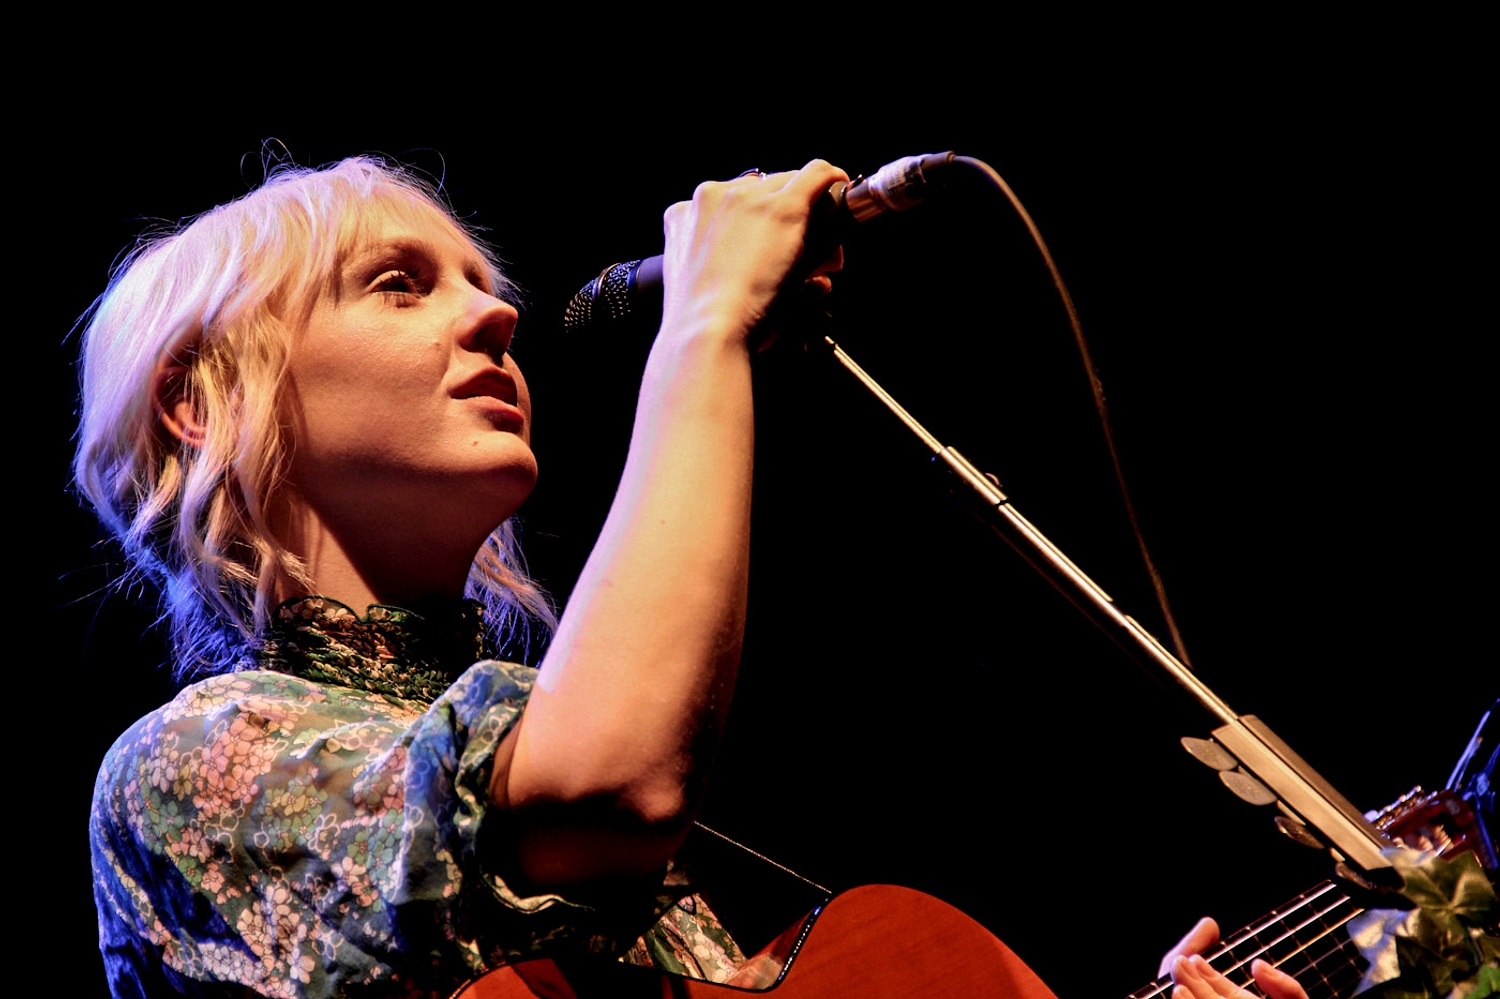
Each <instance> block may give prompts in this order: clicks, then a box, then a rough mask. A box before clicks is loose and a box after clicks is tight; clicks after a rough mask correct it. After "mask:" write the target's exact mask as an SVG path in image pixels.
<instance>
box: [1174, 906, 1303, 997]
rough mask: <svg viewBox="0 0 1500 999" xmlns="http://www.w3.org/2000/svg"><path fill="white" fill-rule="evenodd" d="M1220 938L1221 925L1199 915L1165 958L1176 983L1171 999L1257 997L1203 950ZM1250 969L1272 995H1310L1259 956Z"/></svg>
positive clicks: (1266, 991) (1270, 995)
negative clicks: (1217, 966) (1222, 971)
mask: <svg viewBox="0 0 1500 999" xmlns="http://www.w3.org/2000/svg"><path fill="white" fill-rule="evenodd" d="M1218 940H1219V926H1218V924H1217V923H1215V922H1214V921H1213V920H1212V919H1207V918H1204V919H1200V920H1198V923H1197V925H1196V926H1194V927H1193V928H1192V929H1191V930H1189V931H1188V934H1187V936H1185V937H1183V938H1182V939H1181V940H1179V941H1178V942H1177V946H1176V947H1173V948H1172V949H1171V950H1170V951H1168V952H1167V956H1166V957H1164V958H1162V966H1161V971H1162V973H1166V972H1168V971H1170V972H1171V973H1172V980H1173V981H1174V982H1176V983H1177V986H1176V988H1174V989H1173V990H1172V999H1256V997H1255V996H1254V995H1253V994H1252V993H1250V992H1247V991H1245V990H1244V989H1242V988H1240V987H1239V986H1238V985H1236V984H1234V983H1233V982H1231V981H1230V980H1229V979H1227V978H1225V977H1224V976H1223V975H1221V974H1219V973H1218V972H1217V971H1215V970H1214V969H1213V966H1212V965H1210V964H1209V963H1208V962H1207V961H1206V960H1204V959H1203V957H1201V956H1200V955H1201V953H1202V952H1203V951H1204V950H1206V949H1207V948H1209V947H1212V946H1213V945H1214V944H1215V943H1218ZM1250 973H1251V975H1253V976H1254V977H1255V984H1256V985H1258V986H1259V987H1260V989H1261V991H1263V992H1264V993H1265V994H1266V995H1267V996H1268V997H1270V999H1307V992H1306V990H1304V989H1303V988H1302V986H1301V985H1299V984H1297V980H1296V979H1295V978H1293V977H1292V976H1291V975H1288V974H1286V973H1285V972H1283V971H1279V970H1277V969H1276V968H1273V967H1271V965H1269V964H1267V963H1266V962H1265V961H1262V960H1260V959H1258V958H1257V959H1256V960H1255V962H1254V963H1252V964H1251V965H1250Z"/></svg>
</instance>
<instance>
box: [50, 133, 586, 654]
mask: <svg viewBox="0 0 1500 999" xmlns="http://www.w3.org/2000/svg"><path fill="white" fill-rule="evenodd" d="M375 208H378V209H381V210H383V211H386V212H394V213H397V214H398V215H406V216H410V215H412V214H416V215H418V216H425V217H427V218H429V219H430V217H431V216H430V214H429V213H433V212H435V213H437V214H438V215H439V216H441V218H442V219H444V220H445V221H446V222H447V223H448V224H450V225H452V226H453V227H454V229H455V230H456V231H457V232H458V233H459V234H460V235H461V236H462V237H463V238H465V239H467V240H468V241H469V242H470V243H471V244H472V245H473V246H474V247H475V249H476V250H477V251H478V252H479V253H480V254H481V256H482V257H483V258H484V260H485V261H486V263H487V265H488V270H489V272H490V275H489V277H490V283H491V287H492V288H493V290H494V293H495V294H497V295H499V296H501V297H514V288H513V286H512V285H511V283H510V282H509V281H508V280H507V279H506V278H505V276H504V274H503V273H502V272H501V270H500V267H499V264H498V262H497V261H496V259H495V257H494V254H493V253H492V252H491V251H490V250H489V248H488V247H486V246H485V245H484V244H483V243H482V242H481V241H480V240H479V239H477V238H476V237H475V236H474V234H473V233H472V232H471V231H470V230H469V229H468V228H467V227H466V226H464V225H463V223H461V222H460V221H459V220H458V219H456V218H455V217H454V216H453V213H452V212H451V210H449V208H448V207H447V206H446V205H445V204H444V202H443V200H442V198H441V196H440V194H439V193H438V192H437V190H436V189H435V188H433V187H431V186H430V185H428V184H426V183H425V182H423V181H422V180H420V179H419V178H417V177H414V176H413V175H411V174H409V173H407V172H405V171H404V170H401V169H400V168H398V167H394V166H391V165H388V164H386V163H383V162H380V161H377V160H373V159H367V158H355V159H348V160H344V161H342V162H340V163H337V164H334V165H333V166H331V167H326V168H323V169H318V170H314V169H308V168H303V167H295V166H291V165H283V166H278V167H276V168H274V169H272V170H271V172H270V173H269V175H268V176H267V179H266V182H265V183H264V184H263V185H262V186H261V187H260V188H258V189H257V190H255V191H253V192H252V193H250V194H248V195H246V196H245V197H243V198H240V199H239V200H237V201H232V202H230V203H228V204H225V205H220V206H219V207H217V208H214V209H212V210H211V211H208V212H205V213H204V214H203V215H200V216H198V217H197V218H196V219H193V220H191V221H190V222H188V223H187V224H184V225H180V226H178V227H176V228H175V229H173V230H172V231H170V232H167V233H162V234H156V235H150V236H147V237H143V239H142V240H141V241H140V243H139V244H138V245H137V246H136V247H135V249H134V250H133V251H132V252H131V253H129V254H128V255H127V256H126V257H125V258H124V259H123V260H122V261H121V262H120V263H119V264H118V265H117V266H116V268H115V270H114V273H113V276H112V278H111V280H110V284H109V287H108V289H107V290H106V291H105V293H104V294H103V295H102V296H100V298H99V299H98V301H97V302H95V304H94V307H93V309H92V310H91V314H90V315H88V316H87V317H86V319H87V327H86V329H85V331H84V335H83V346H82V408H81V418H80V421H79V440H78V452H77V455H76V457H75V459H74V476H75V481H76V482H77V484H78V487H79V489H80V490H81V491H82V492H83V494H84V495H85V496H86V497H87V498H88V500H89V502H91V503H92V504H93V506H94V508H95V510H96V511H97V512H98V514H99V517H100V519H101V520H102V521H103V522H104V524H105V526H106V527H108V529H109V530H110V531H111V532H112V533H113V534H114V536H115V538H116V539H117V540H118V541H119V542H120V543H121V545H123V547H124V550H125V554H126V556H127V558H128V560H129V564H130V568H131V574H130V575H128V576H127V577H126V579H125V580H123V582H129V581H130V580H132V579H134V578H139V577H145V578H147V579H150V580H151V581H153V582H154V583H155V584H156V585H157V586H158V588H159V589H160V593H161V599H162V604H163V607H164V612H165V613H164V616H165V617H166V618H167V619H168V620H169V624H170V631H171V637H172V645H173V652H174V657H175V659H176V667H177V671H178V674H179V675H181V676H189V675H194V674H198V673H211V672H219V671H222V670H224V669H227V668H229V667H230V666H231V665H232V664H233V662H234V661H235V660H236V659H237V658H238V657H239V656H240V655H241V653H242V651H243V648H244V646H245V644H246V643H247V642H248V641H249V640H250V639H251V638H252V637H253V636H254V635H255V634H256V633H257V632H259V631H261V630H262V629H263V628H264V626H265V624H266V621H267V619H268V615H269V613H270V611H271V609H272V608H271V607H270V606H269V602H270V600H271V596H272V594H273V593H274V592H275V588H276V584H277V582H278V581H280V580H282V579H286V580H290V581H293V582H294V583H296V584H298V585H299V586H302V587H307V586H308V585H309V584H310V580H309V579H308V578H307V573H306V570H305V568H304V566H303V565H302V563H301V560H299V559H298V558H297V557H296V556H295V555H294V554H292V553H291V552H290V551H288V550H287V549H286V548H285V547H284V546H283V545H282V543H281V542H280V541H279V540H278V539H277V538H276V536H275V534H274V533H273V532H272V531H271V529H270V528H269V526H268V508H267V503H268V500H269V498H270V497H272V496H273V494H274V493H275V492H276V489H277V487H278V485H280V483H281V482H282V480H283V479H284V478H285V476H286V472H287V468H288V461H289V458H290V455H291V448H292V445H293V443H294V442H293V441H292V440H290V439H289V434H290V430H289V427H288V421H287V420H286V419H285V418H284V415H283V403H284V396H285V394H286V389H287V361H288V352H289V349H290V345H291V340H292V336H293V334H295V333H296V332H297V331H299V330H300V329H301V328H302V327H303V326H304V325H305V324H306V321H307V319H308V316H309V315H310V313H311V311H312V308H313V306H314V304H315V303H316V301H317V298H318V295H319V293H320V292H321V291H322V290H323V289H324V287H325V286H326V284H327V282H329V281H330V280H331V279H332V277H333V275H335V274H337V273H338V269H339V264H340V262H341V261H342V260H343V258H344V257H346V256H347V255H348V254H349V253H351V252H352V251H353V250H354V249H355V247H357V246H358V245H359V244H360V242H361V239H362V237H363V236H364V232H365V229H366V227H367V226H369V225H370V224H371V218H372V216H374V215H376V214H377V213H376V212H374V211H372V209H375ZM178 368H181V369H183V370H184V373H183V374H182V380H183V384H182V385H181V386H180V391H174V394H175V395H176V396H177V397H179V398H181V399H184V400H186V401H187V402H188V404H189V405H190V406H191V408H192V412H193V414H194V418H195V420H194V422H195V423H197V424H198V425H199V426H201V427H203V428H205V431H206V433H205V439H203V440H202V441H197V440H194V441H193V442H191V443H186V442H184V441H182V440H180V439H179V438H178V437H177V436H175V435H173V434H171V433H169V432H167V431H166V429H165V428H164V427H163V426H162V425H161V421H160V419H159V411H158V406H159V405H160V403H159V402H158V399H159V395H158V391H159V389H158V378H159V377H162V375H161V372H162V371H163V370H167V371H169V372H170V374H169V375H167V376H166V377H175V376H176V372H177V369H178ZM176 388H177V387H175V386H174V389H176ZM468 593H469V595H470V596H472V597H475V598H476V599H479V600H480V601H481V602H482V603H484V604H485V605H486V609H487V615H486V619H487V626H488V628H489V632H490V640H491V644H492V646H493V647H495V648H499V647H501V646H502V645H503V644H504V643H505V642H506V641H507V640H509V639H510V638H511V637H512V632H513V631H519V632H521V634H522V635H523V637H524V635H525V633H526V631H527V629H528V626H529V624H530V623H531V622H532V621H538V622H540V623H542V624H543V625H545V626H548V627H550V626H551V625H553V624H555V620H556V619H555V615H554V612H553V611H552V609H551V606H550V604H549V603H548V600H547V598H546V596H545V594H544V593H543V592H542V591H541V590H540V588H539V587H537V586H536V584H535V583H533V582H532V581H531V580H530V579H529V578H528V577H527V575H526V572H525V567H524V564H523V563H522V562H521V559H520V554H519V550H518V548H517V545H516V537H515V532H514V529H513V528H512V526H511V523H510V521H506V522H505V523H503V524H501V525H500V527H499V528H497V529H496V531H495V532H494V533H493V534H492V535H491V536H490V538H489V539H488V540H487V541H486V543H485V544H484V545H483V547H482V548H481V549H480V551H479V554H478V555H477V557H476V558H475V560H474V565H473V567H472V569H471V570H470V573H469V583H468Z"/></svg>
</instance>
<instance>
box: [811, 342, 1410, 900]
mask: <svg viewBox="0 0 1500 999" xmlns="http://www.w3.org/2000/svg"><path fill="white" fill-rule="evenodd" d="M807 346H808V350H809V351H814V352H820V353H827V354H828V355H829V356H830V357H832V358H833V360H834V361H836V362H838V364H839V365H840V366H842V367H843V368H844V370H846V371H847V372H848V373H849V374H851V375H852V376H854V378H855V379H856V380H857V381H858V382H859V383H860V384H861V385H863V386H864V387H865V388H866V389H867V390H869V392H870V393H871V394H872V395H874V396H875V398H877V399H878V400H880V402H881V404H883V405H884V406H885V407H886V409H888V410H889V411H890V412H891V413H892V414H893V415H894V416H895V417H896V419H898V420H900V421H901V423H902V425H904V426H905V427H906V428H907V430H909V431H910V432H911V433H912V434H913V435H915V436H916V437H917V438H918V439H919V440H920V441H921V442H922V443H923V444H924V445H925V446H926V447H927V448H928V450H929V451H931V452H932V460H933V461H934V462H936V463H938V464H940V465H941V466H942V467H943V468H945V469H946V470H947V472H948V473H949V474H950V475H951V477H952V480H953V486H952V489H953V492H954V494H955V495H956V496H958V498H959V499H960V500H962V501H963V503H964V505H965V506H966V507H968V508H969V510H970V512H971V513H973V514H974V515H975V516H976V517H977V518H979V520H980V521H982V522H983V523H985V524H987V525H988V526H989V527H990V528H991V529H992V530H993V531H994V532H995V533H996V534H998V535H1000V537H1002V538H1004V539H1005V541H1006V542H1007V543H1008V544H1009V545H1010V546H1011V547H1012V548H1014V549H1015V550H1016V551H1017V552H1018V553H1020V555H1021V557H1022V558H1024V559H1026V561H1027V562H1029V563H1030V564H1031V566H1032V568H1034V569H1036V570H1037V572H1039V573H1041V574H1042V576H1043V577H1045V578H1046V579H1047V581H1048V582H1050V583H1051V584H1052V585H1053V586H1055V587H1056V588H1057V589H1058V590H1060V591H1061V592H1062V594H1063V596H1065V597H1067V598H1068V599H1069V600H1070V601H1071V602H1072V603H1073V605H1074V606H1075V607H1077V608H1078V609H1079V610H1080V611H1082V612H1083V613H1084V615H1085V616H1087V617H1088V618H1089V619H1090V620H1091V621H1093V622H1094V624H1096V625H1098V626H1099V628H1101V629H1102V630H1103V631H1104V632H1105V634H1107V635H1108V636H1109V637H1110V638H1111V639H1112V640H1113V641H1114V642H1115V643H1116V644H1117V645H1119V646H1120V648H1121V649H1123V650H1124V651H1125V653H1126V654H1127V655H1129V656H1130V657H1131V658H1133V659H1134V660H1135V661H1136V662H1137V663H1139V664H1140V665H1141V666H1143V667H1145V668H1146V669H1147V671H1148V672H1154V673H1157V674H1165V675H1166V677H1167V678H1168V679H1170V680H1171V681H1172V682H1173V683H1174V684H1175V685H1176V686H1177V687H1178V688H1180V689H1181V690H1182V691H1183V692H1184V693H1186V694H1187V695H1188V696H1189V697H1190V698H1192V699H1193V700H1194V701H1196V702H1197V704H1198V705H1199V706H1200V707H1202V708H1203V709H1204V710H1206V711H1207V712H1208V713H1209V714H1211V715H1212V716H1213V717H1214V719H1215V720H1216V721H1217V722H1218V723H1219V725H1218V727H1217V728H1215V729H1214V730H1213V732H1212V735H1213V741H1209V740H1204V739H1192V738H1185V739H1183V740H1182V742H1183V745H1184V746H1185V747H1186V748H1187V750H1188V752H1190V753H1192V754H1193V756H1195V757H1196V758H1197V759H1198V760H1200V761H1201V762H1203V763H1205V764H1206V765H1208V766H1210V767H1213V768H1214V769H1215V770H1218V771H1219V776H1220V779H1221V780H1222V781H1223V782H1224V784H1225V785H1226V786H1227V787H1229V789H1230V790H1231V791H1233V792H1234V793H1235V794H1237V795H1239V796H1240V797H1241V798H1244V799H1245V800H1246V801H1249V802H1251V803H1252V804H1257V805H1268V804H1271V803H1272V802H1275V803H1276V804H1277V805H1278V806H1279V807H1280V809H1281V811H1282V812H1283V813H1284V817H1278V818H1277V823H1276V824H1277V826H1278V827H1280V828H1281V830H1282V831H1283V832H1285V833H1287V834H1288V835H1289V836H1291V837H1292V838H1293V839H1295V840H1297V841H1298V842H1302V843H1305V844H1307V845H1310V846H1318V847H1321V846H1328V847H1329V848H1330V853H1332V855H1333V857H1334V859H1335V860H1336V861H1338V862H1339V865H1338V866H1339V868H1340V870H1341V873H1344V874H1345V875H1347V876H1351V877H1352V878H1353V879H1354V880H1359V881H1363V880H1364V878H1361V877H1359V876H1358V875H1357V874H1356V873H1355V872H1353V871H1350V870H1349V869H1348V867H1347V865H1346V864H1345V861H1347V862H1348V863H1351V864H1354V865H1356V866H1357V867H1358V868H1361V869H1362V870H1363V871H1364V872H1365V873H1366V875H1367V876H1369V877H1370V878H1371V879H1372V880H1375V881H1380V882H1389V883H1390V884H1392V886H1399V884H1400V882H1399V879H1394V880H1393V878H1392V876H1393V875H1394V871H1393V870H1392V869H1391V863H1390V861H1389V860H1387V859H1386V858H1385V856H1383V855H1382V853H1381V851H1382V850H1383V849H1385V848H1388V847H1390V846H1393V845H1394V844H1392V843H1391V842H1390V841H1389V840H1387V839H1386V838H1385V837H1384V836H1383V835H1381V833H1380V832H1379V831H1378V830H1377V829H1376V828H1375V827H1374V826H1373V825H1371V824H1370V823H1369V822H1368V821H1366V820H1365V817H1364V815H1363V814H1361V813H1360V811H1359V810H1358V809H1357V808H1355V807H1354V806H1353V805H1352V804H1350V803H1349V801H1348V800H1346V799H1345V798H1344V797H1343V795H1341V794H1339V793H1338V792H1337V791H1336V790H1334V788H1333V786H1332V785H1330V784H1329V783H1328V782H1327V781H1326V780H1324V779H1323V778H1322V777H1321V776H1319V775H1318V772H1317V771H1316V770H1314V769H1313V768H1312V767H1311V766H1309V765H1308V763H1307V762H1306V761H1305V760H1303V759H1302V758H1301V757H1300V756H1298V755H1297V754H1296V753H1295V752H1293V751H1292V748H1291V747H1290V746H1288V745H1287V744H1286V743H1285V742H1283V741H1282V740H1281V739H1280V738H1278V737H1277V735H1276V734H1275V733H1274V732H1272V731H1271V729H1270V728H1269V727H1268V726H1267V725H1266V724H1265V722H1263V721H1261V720H1260V719H1259V718H1256V717H1255V716H1254V715H1240V714H1236V713H1235V712H1234V711H1233V710H1232V709H1231V708H1230V707H1229V705H1228V704H1226V703H1225V702H1224V700H1223V699H1222V698H1220V697H1219V696H1218V695H1217V694H1215V693H1214V692H1213V691H1212V690H1211V689H1209V687H1208V685H1207V684H1206V683H1204V682H1203V681H1202V680H1201V679H1199V678H1198V677H1197V676H1196V675H1195V674H1194V673H1193V672H1192V670H1190V669H1189V668H1188V667H1187V666H1185V665H1183V663H1182V662H1181V660H1179V659H1178V658H1177V657H1176V656H1174V655H1172V653H1170V652H1168V651H1167V649H1166V648H1165V647H1164V646H1163V645H1162V644H1161V642H1159V641H1157V640H1156V638H1155V637H1153V636H1152V635H1151V633H1150V632H1148V631H1147V630H1146V629H1145V628H1143V627H1142V626H1141V625H1140V622H1138V621H1136V620H1135V619H1134V618H1132V617H1130V616H1129V615H1127V614H1125V613H1123V612H1122V611H1121V610H1120V609H1119V607H1117V606H1116V605H1115V602H1114V601H1113V600H1111V599H1110V597H1109V595H1108V594H1107V593H1105V592H1104V591H1103V590H1102V589H1100V588H1099V587H1098V585H1097V584H1095V583H1094V581H1093V580H1091V579H1090V578H1089V577H1088V576H1087V575H1086V574H1085V573H1084V571H1083V570H1082V569H1080V568H1079V567H1078V566H1077V565H1075V564H1074V563H1073V561H1072V560H1071V559H1069V558H1068V556H1066V555H1064V554H1063V553H1062V551H1061V550H1060V549H1059V548H1058V547H1057V546H1056V545H1054V544H1053V543H1052V542H1051V541H1049V540H1047V538H1046V536H1045V535H1043V534H1042V532H1041V531H1039V530H1037V528H1036V526H1035V525H1034V524H1032V523H1031V521H1029V520H1027V519H1026V518H1025V517H1024V516H1022V515H1021V512H1020V511H1019V510H1017V509H1016V508H1015V507H1014V506H1013V505H1012V504H1011V502H1010V499H1009V498H1008V497H1007V496H1006V495H1005V493H1004V492H1003V491H1002V490H1001V488H1000V483H999V480H998V479H996V478H995V477H994V476H991V475H986V474H985V473H983V472H981V471H980V470H979V469H977V468H975V467H974V465H973V464H972V463H970V462H969V460H968V459H967V458H965V457H964V456H963V455H961V454H960V453H959V452H958V451H957V449H955V448H952V447H948V446H945V445H944V444H943V443H942V442H941V441H939V440H938V439H937V438H936V437H934V436H933V435H932V434H931V433H930V432H928V430H927V428H925V427H923V426H922V424H921V423H919V422H917V420H916V419H915V418H914V417H913V416H912V415H911V414H910V413H909V412H907V411H906V409H905V408H904V407H903V406H902V405H901V404H900V403H899V402H897V401H896V400H895V398H894V397H892V396H891V394H890V393H889V392H887V391H886V390H885V389H884V388H882V387H881V385H880V384H879V383H878V382H876V381H875V379H874V378H872V377H870V375H869V373H868V372H866V371H865V369H864V368H862V367H860V366H859V364H857V363H856V362H855V361H854V359H853V358H851V357H850V356H849V355H848V354H846V353H845V352H844V350H843V348H841V347H840V346H839V345H838V344H837V343H836V342H834V340H833V338H832V337H830V336H827V335H821V336H813V337H810V338H809V339H808V341H807ZM1309 826H1311V827H1312V828H1314V829H1316V830H1318V832H1319V833H1321V834H1322V838H1321V840H1320V839H1319V837H1318V836H1315V835H1313V833H1312V832H1310V831H1309V829H1308V828H1307V827H1309Z"/></svg>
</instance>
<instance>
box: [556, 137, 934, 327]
mask: <svg viewBox="0 0 1500 999" xmlns="http://www.w3.org/2000/svg"><path fill="white" fill-rule="evenodd" d="M953 158H954V157H953V153H951V152H947V153H929V154H928V155H926V156H907V157H905V158H903V159H899V160H896V161H894V162H892V163H887V164H886V165H885V166H883V167H881V168H880V169H879V170H877V171H875V173H874V174H873V175H871V176H869V177H864V176H860V177H856V178H855V179H854V180H852V181H850V182H849V183H848V184H846V185H845V186H844V188H843V189H842V190H840V191H839V192H838V193H837V194H830V195H828V198H827V202H828V206H827V207H826V208H825V209H824V210H822V211H821V212H819V211H817V210H815V211H814V214H813V218H812V220H811V221H810V222H809V224H808V234H807V247H806V249H805V250H804V252H803V254H802V256H803V259H804V260H809V261H814V262H816V261H819V260H822V259H824V258H825V257H827V256H828V254H830V253H832V252H833V248H834V247H836V246H838V245H840V244H841V243H843V241H844V237H845V236H846V235H847V234H848V233H849V232H850V231H851V230H852V229H854V228H855V227H856V226H857V225H859V224H860V223H862V222H868V221H869V220H870V219H874V218H878V217H880V216H882V215H885V214H888V213H890V212H904V211H906V210H908V209H910V208H914V207H916V206H917V205H919V204H921V203H922V201H923V200H924V199H925V198H926V197H927V195H928V193H929V192H930V191H931V190H932V189H933V188H934V187H936V186H940V185H941V184H942V183H943V174H944V173H945V171H946V169H947V168H948V167H949V166H950V165H951V164H952V163H953ZM661 281H662V258H661V256H660V255H658V256H655V257H647V258H645V259H644V260H630V261H627V262H625V263H623V264H614V265H613V266H610V267H606V268H605V269H604V270H603V271H602V272H601V273H600V274H599V276H598V277H596V278H594V280H592V281H590V282H589V283H588V284H586V285H584V286H583V287H582V288H581V289H579V291H578V294H576V295H574V296H573V300H572V301H570V302H569V303H568V307H567V310H566V311H565V312H564V313H563V329H564V330H570V331H571V330H579V329H582V328H583V327H586V326H590V325H592V324H594V323H608V322H619V321H622V320H625V319H628V318H632V317H640V318H645V317H650V318H651V320H652V321H659V320H660V318H661V303H662V289H661Z"/></svg>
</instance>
